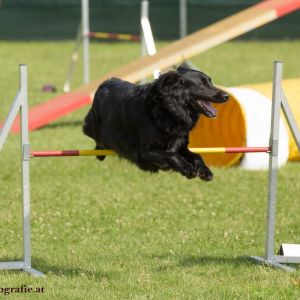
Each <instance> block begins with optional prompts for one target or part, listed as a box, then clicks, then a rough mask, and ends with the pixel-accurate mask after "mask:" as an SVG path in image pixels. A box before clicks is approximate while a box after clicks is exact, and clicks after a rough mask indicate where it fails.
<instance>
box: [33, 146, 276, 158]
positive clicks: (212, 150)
mask: <svg viewBox="0 0 300 300" xmlns="http://www.w3.org/2000/svg"><path fill="white" fill-rule="evenodd" d="M190 151H191V152H194V153H198V154H201V153H255V152H256V153H257V152H265V153H270V152H271V148H270V147H214V148H190ZM98 155H105V156H106V155H116V153H115V152H114V151H112V150H107V149H105V150H52V151H32V152H30V156H31V157H51V156H52V157H58V156H98Z"/></svg>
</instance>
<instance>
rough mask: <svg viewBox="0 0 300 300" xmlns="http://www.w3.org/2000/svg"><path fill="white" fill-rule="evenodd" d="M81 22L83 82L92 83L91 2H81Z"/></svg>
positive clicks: (85, 0) (83, 0) (87, 0)
mask: <svg viewBox="0 0 300 300" xmlns="http://www.w3.org/2000/svg"><path fill="white" fill-rule="evenodd" d="M81 14H82V15H81V20H82V50H83V82H84V83H85V84H86V83H89V82H90V58H89V43H90V37H89V32H90V24H89V0H81Z"/></svg>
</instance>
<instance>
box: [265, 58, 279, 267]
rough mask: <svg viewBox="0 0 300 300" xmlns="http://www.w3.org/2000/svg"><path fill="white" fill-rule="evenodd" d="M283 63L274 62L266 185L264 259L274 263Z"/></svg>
mask: <svg viewBox="0 0 300 300" xmlns="http://www.w3.org/2000/svg"><path fill="white" fill-rule="evenodd" d="M282 67H283V63H282V62H279V61H275V62H274V73H273V94H272V116H271V133H270V147H271V152H270V156H269V185H268V208H267V228H266V229H267V230H266V241H265V259H266V260H267V261H274V259H275V258H274V247H275V217H276V191H277V169H278V140H279V124H280V104H281V91H282V90H281V82H282Z"/></svg>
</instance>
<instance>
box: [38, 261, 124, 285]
mask: <svg viewBox="0 0 300 300" xmlns="http://www.w3.org/2000/svg"><path fill="white" fill-rule="evenodd" d="M32 261H33V268H35V269H37V270H38V271H40V272H42V273H44V274H45V275H46V276H47V275H55V276H64V277H81V276H82V277H83V278H84V277H85V278H86V277H88V278H95V279H98V280H99V279H103V280H105V279H108V280H109V279H111V278H112V277H113V278H116V276H117V275H118V274H117V273H116V272H106V271H101V270H91V269H85V268H81V267H80V266H78V267H77V266H71V265H68V266H66V265H64V264H58V265H54V264H49V262H48V261H45V260H42V259H40V258H33V259H32Z"/></svg>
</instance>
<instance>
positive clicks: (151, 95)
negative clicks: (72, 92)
mask: <svg viewBox="0 0 300 300" xmlns="http://www.w3.org/2000/svg"><path fill="white" fill-rule="evenodd" d="M227 100H228V95H227V93H225V92H224V91H222V90H220V89H218V88H216V87H215V86H214V85H213V84H212V83H211V80H210V78H209V77H208V76H207V75H205V74H204V73H202V72H199V71H195V70H192V69H190V68H189V67H188V66H187V65H186V64H182V65H181V66H180V67H179V68H178V69H177V70H176V71H169V72H167V73H165V74H163V75H161V76H160V77H159V78H158V79H157V80H155V81H153V82H152V83H149V84H145V85H140V86H139V85H135V84H132V83H129V82H126V81H123V80H120V79H117V78H112V79H110V80H107V81H105V82H103V83H102V84H101V85H100V86H99V88H98V90H97V92H96V94H95V97H94V101H93V105H92V107H91V109H90V111H89V112H88V114H87V116H86V117H85V120H84V126H83V132H84V133H85V134H86V135H87V136H89V137H91V138H92V139H94V140H95V142H96V149H112V150H114V151H115V152H116V153H117V154H118V155H119V156H120V157H124V158H126V159H128V160H129V161H131V162H133V163H134V164H136V165H137V166H138V167H139V168H141V169H142V170H146V171H151V172H157V171H158V170H174V171H177V172H180V173H181V174H182V175H184V176H186V177H187V178H194V177H200V178H201V179H204V180H211V179H212V177H213V174H212V173H211V171H210V170H209V168H208V167H207V166H206V165H205V164H204V162H203V160H202V158H201V156H200V155H197V154H194V153H192V152H190V151H189V150H188V148H187V147H188V143H189V132H190V131H191V129H192V128H193V127H194V126H195V124H196V122H197V120H198V118H199V116H200V114H201V113H202V114H204V115H206V116H207V117H215V110H214V109H213V108H212V106H211V105H210V104H208V103H209V102H216V103H223V102H225V101H227ZM104 158H105V156H99V157H98V159H100V160H103V159H104Z"/></svg>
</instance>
